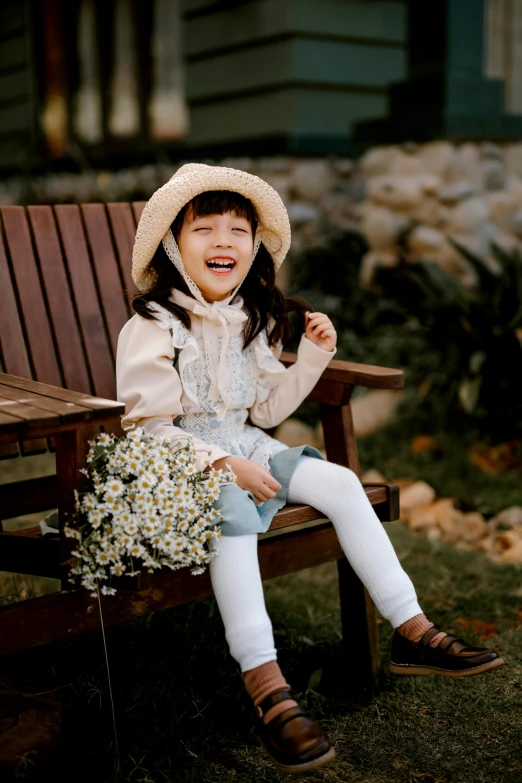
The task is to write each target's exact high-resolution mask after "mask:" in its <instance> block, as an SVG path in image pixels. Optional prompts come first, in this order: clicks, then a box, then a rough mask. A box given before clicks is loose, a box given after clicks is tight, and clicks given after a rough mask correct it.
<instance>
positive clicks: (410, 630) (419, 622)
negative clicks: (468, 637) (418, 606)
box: [397, 614, 448, 647]
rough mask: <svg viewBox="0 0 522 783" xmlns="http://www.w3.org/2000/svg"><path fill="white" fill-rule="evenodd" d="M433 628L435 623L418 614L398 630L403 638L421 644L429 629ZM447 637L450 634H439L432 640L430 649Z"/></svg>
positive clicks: (442, 632)
mask: <svg viewBox="0 0 522 783" xmlns="http://www.w3.org/2000/svg"><path fill="white" fill-rule="evenodd" d="M432 627H433V623H430V621H429V620H428V618H427V617H426V615H424V614H416V615H415V617H411V618H410V619H409V620H406V622H405V623H403V624H402V625H399V627H398V628H397V630H398V632H399V633H400V634H401V636H405V637H406V639H409V640H410V641H411V642H420V640H421V639H422V637H423V636H424V634H425V633H426V631H427V630H428V628H432ZM447 635H448V634H447V633H444V631H441V632H440V633H438V634H437V635H436V636H434V637H433V639H432V640H431V642H430V647H437V646H438V645H439V644H440V642H441V641H442V640H443V639H444V637H445V636H447Z"/></svg>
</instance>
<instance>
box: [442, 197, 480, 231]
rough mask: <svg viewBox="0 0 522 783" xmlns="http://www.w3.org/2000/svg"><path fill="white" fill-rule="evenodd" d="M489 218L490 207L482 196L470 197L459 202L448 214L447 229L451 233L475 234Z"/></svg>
mask: <svg viewBox="0 0 522 783" xmlns="http://www.w3.org/2000/svg"><path fill="white" fill-rule="evenodd" d="M488 220H489V209H488V206H487V204H486V202H485V201H484V199H482V198H478V197H477V198H469V199H466V200H465V201H461V202H459V203H458V204H457V205H456V206H455V207H453V209H452V210H451V212H450V213H449V215H448V221H447V223H446V230H447V231H448V233H450V234H463V235H466V234H469V235H471V234H474V233H476V232H477V231H480V229H481V228H483V227H484V226H485V225H486V224H487V222H488Z"/></svg>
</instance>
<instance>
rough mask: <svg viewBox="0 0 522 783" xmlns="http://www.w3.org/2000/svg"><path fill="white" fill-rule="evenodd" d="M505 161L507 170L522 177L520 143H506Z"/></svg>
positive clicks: (521, 147)
mask: <svg viewBox="0 0 522 783" xmlns="http://www.w3.org/2000/svg"><path fill="white" fill-rule="evenodd" d="M505 161H506V168H507V169H508V171H511V172H513V174H518V175H519V176H521V177H522V143H520V142H519V143H518V144H508V145H507V147H506V154H505Z"/></svg>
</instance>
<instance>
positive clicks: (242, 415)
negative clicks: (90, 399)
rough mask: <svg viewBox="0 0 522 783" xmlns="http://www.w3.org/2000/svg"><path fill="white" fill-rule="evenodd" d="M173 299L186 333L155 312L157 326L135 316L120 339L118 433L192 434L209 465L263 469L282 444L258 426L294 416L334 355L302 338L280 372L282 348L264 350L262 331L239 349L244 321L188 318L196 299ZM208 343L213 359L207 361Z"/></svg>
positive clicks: (237, 304)
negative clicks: (233, 463)
mask: <svg viewBox="0 0 522 783" xmlns="http://www.w3.org/2000/svg"><path fill="white" fill-rule="evenodd" d="M172 298H173V301H175V302H176V303H178V304H181V305H182V306H183V307H185V309H187V310H189V311H190V318H191V330H190V331H189V330H188V329H186V328H185V327H184V326H183V324H182V323H181V322H180V321H179V320H178V319H177V318H176V317H175V316H173V315H171V314H170V313H169V312H168V311H167V310H165V309H164V308H161V307H159V306H155V310H156V318H157V320H154V321H151V320H147V319H145V318H142V317H141V316H140V315H135V316H133V318H131V319H130V321H128V322H127V323H126V324H125V326H124V327H123V329H122V331H121V333H120V337H119V341H118V353H117V360H116V376H117V386H118V400H120V401H121V402H124V403H125V415H124V417H123V419H122V424H123V427H124V429H129V428H130V427H132V426H133V425H136V426H142V427H144V428H145V429H146V430H147V431H149V432H151V433H155V434H158V435H167V436H168V437H169V438H179V437H181V436H185V437H186V435H187V433H190V434H191V435H192V436H193V438H194V442H195V446H196V448H197V450H198V452H201V455H202V457H204V456H207V453H210V460H211V461H212V462H214V461H215V460H217V459H220V458H221V457H226V456H229V455H232V456H237V457H243V458H246V459H250V460H252V461H254V462H257V463H259V464H261V465H264V466H265V467H268V460H269V459H270V458H271V457H272V456H273V455H274V454H276V453H277V452H279V451H281V450H283V449H285V448H286V446H284V445H283V444H282V443H280V442H279V441H277V440H275V439H274V438H271V437H270V436H269V435H267V434H266V433H265V432H263V430H262V429H259V428H260V427H265V428H267V427H274V426H276V425H277V424H279V423H280V422H282V421H283V420H284V419H285V418H287V416H289V415H290V414H291V413H293V411H295V409H296V408H297V407H298V406H299V405H300V403H301V402H302V401H303V400H304V399H305V397H307V395H308V394H309V393H310V391H311V390H312V389H313V387H314V386H315V384H316V382H317V380H318V379H319V377H320V375H321V373H322V372H323V370H324V369H325V368H326V366H327V365H328V363H329V361H330V359H331V358H332V357H333V355H334V354H335V350H334V351H331V352H327V351H323V350H322V349H321V348H319V347H317V346H316V345H314V343H312V342H311V341H310V340H308V339H307V338H306V337H305V336H304V335H303V337H302V338H301V342H300V345H299V349H298V354H297V361H296V363H295V364H294V365H293V366H292V367H290V368H289V369H286V368H285V367H284V365H283V364H282V363H281V362H280V361H279V360H278V358H277V356H279V354H280V352H281V349H280V348H279V350H277V351H272V350H271V349H270V347H269V345H268V340H267V336H266V334H265V332H262V333H261V334H259V335H258V336H257V337H256V338H255V340H254V341H253V342H252V343H251V344H250V345H249V346H248V347H247V348H246V350H243V337H242V332H243V328H244V325H245V321H244V320H242V321H240V322H234V319H232V322H231V323H230V324H228V325H227V327H224V326H223V324H222V323H220V322H219V321H212V322H210V326H209V321H208V319H204V318H203V317H200V316H198V315H197V314H196V313H194V309H195V307H196V308H197V303H196V302H195V300H194V299H192V298H191V297H188V296H185V295H184V294H182V293H181V292H179V291H173V297H172ZM227 307H228V309H229V310H231V309H232V308H233V309H234V310H237V311H238V313H240V312H242V308H243V299H242V298H241V297H240V296H235V297H234V299H233V300H232V301H231V302H230V303H228V302H227ZM232 315H233V313H232ZM204 330H205V334H204V333H203V332H204ZM209 330H210V334H211V338H212V339H210V340H209ZM223 340H224V341H225V342H224V343H223ZM209 345H210V346H211V348H212V350H214V351H216V352H217V355H218V356H219V357H220V358H219V361H217V360H216V357H215V356H211V357H210V361H209V356H208V355H207V353H208V350H209ZM223 348H224V351H222V349H223ZM276 354H277V355H276ZM225 398H226V399H225ZM248 417H250V421H251V422H252V424H253V425H255V426H252V425H250V424H247V419H248Z"/></svg>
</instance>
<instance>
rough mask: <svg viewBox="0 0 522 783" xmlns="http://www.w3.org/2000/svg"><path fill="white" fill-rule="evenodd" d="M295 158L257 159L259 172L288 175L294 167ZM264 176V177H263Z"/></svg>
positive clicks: (280, 156)
mask: <svg viewBox="0 0 522 783" xmlns="http://www.w3.org/2000/svg"><path fill="white" fill-rule="evenodd" d="M294 163H295V160H294V158H289V157H287V156H286V155H278V156H276V157H273V158H257V159H256V164H257V167H258V168H259V171H263V172H272V173H273V174H288V173H290V172H291V170H292V166H293V165H294ZM263 176H264V175H263Z"/></svg>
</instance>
